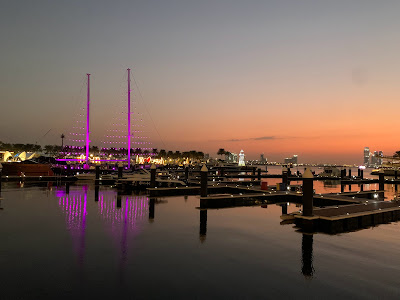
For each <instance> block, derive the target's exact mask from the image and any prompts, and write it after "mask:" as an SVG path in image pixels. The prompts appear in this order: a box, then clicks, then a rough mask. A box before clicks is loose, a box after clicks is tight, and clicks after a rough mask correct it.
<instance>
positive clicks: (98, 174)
mask: <svg viewBox="0 0 400 300" xmlns="http://www.w3.org/2000/svg"><path fill="white" fill-rule="evenodd" d="M99 179H100V166H96V180H99ZM96 183H98V181H96Z"/></svg>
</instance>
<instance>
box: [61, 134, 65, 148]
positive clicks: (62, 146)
mask: <svg viewBox="0 0 400 300" xmlns="http://www.w3.org/2000/svg"><path fill="white" fill-rule="evenodd" d="M64 138H65V135H64V133H61V150H62V149H63V148H64Z"/></svg>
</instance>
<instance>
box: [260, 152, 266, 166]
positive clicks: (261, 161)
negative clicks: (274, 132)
mask: <svg viewBox="0 0 400 300" xmlns="http://www.w3.org/2000/svg"><path fill="white" fill-rule="evenodd" d="M266 162H267V159H266V158H265V157H264V153H263V154H260V163H262V164H264V163H266Z"/></svg>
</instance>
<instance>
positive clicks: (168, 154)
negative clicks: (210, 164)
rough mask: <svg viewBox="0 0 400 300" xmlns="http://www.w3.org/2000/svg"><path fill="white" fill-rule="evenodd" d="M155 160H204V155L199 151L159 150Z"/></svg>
mask: <svg viewBox="0 0 400 300" xmlns="http://www.w3.org/2000/svg"><path fill="white" fill-rule="evenodd" d="M156 158H163V159H169V158H171V159H186V158H189V159H191V160H193V159H203V158H204V153H203V152H201V151H195V150H191V151H184V152H180V151H175V152H174V151H166V150H165V149H161V150H160V152H158V154H157V155H156Z"/></svg>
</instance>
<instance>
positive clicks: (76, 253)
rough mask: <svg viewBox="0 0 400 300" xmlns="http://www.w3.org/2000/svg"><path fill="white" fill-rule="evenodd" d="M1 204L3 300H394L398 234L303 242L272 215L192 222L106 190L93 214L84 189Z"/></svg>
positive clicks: (184, 205) (51, 189)
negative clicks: (342, 299) (112, 299)
mask: <svg viewBox="0 0 400 300" xmlns="http://www.w3.org/2000/svg"><path fill="white" fill-rule="evenodd" d="M320 188H321V189H323V188H324V187H323V185H322V186H320ZM328 189H329V188H328ZM339 189H340V184H339ZM2 196H3V198H4V200H2V201H1V203H0V208H2V209H1V210H0V236H1V244H0V245H1V246H0V265H1V268H0V293H1V298H2V299H16V298H19V299H21V298H22V299H25V298H26V299H44V298H51V299H62V298H71V299H73V298H83V297H90V298H95V297H101V298H106V297H118V296H125V297H126V296H128V297H129V299H133V298H137V299H171V298H172V299H266V298H271V299H276V298H283V299H285V298H299V297H300V298H304V297H310V298H321V297H324V298H328V299H336V298H339V297H346V298H358V299H376V298H385V299H399V297H400V291H399V284H400V259H399V253H400V239H399V235H400V231H399V229H400V228H399V226H400V224H399V223H392V224H385V225H379V226H377V227H374V228H369V229H365V230H362V231H357V232H351V233H344V234H340V235H336V236H330V235H324V234H315V235H303V234H301V233H299V232H297V231H296V229H295V228H294V227H293V225H292V224H289V225H281V222H282V220H281V218H280V216H281V213H282V208H281V207H280V206H277V205H268V207H267V208H261V207H240V208H229V209H218V210H216V209H215V210H208V211H200V210H198V209H197V207H198V206H199V198H198V197H197V196H189V197H166V198H157V199H155V201H150V200H149V199H148V198H147V196H145V195H122V196H118V195H117V192H116V190H113V189H110V188H106V187H100V190H99V191H98V201H97V202H96V201H95V197H96V192H95V187H94V186H91V185H74V186H71V188H70V192H69V194H68V195H67V194H66V193H65V186H55V185H48V186H43V187H38V186H33V185H25V186H23V187H21V186H19V185H18V184H17V183H8V184H6V185H5V186H3V192H2ZM119 202H120V204H121V207H120V208H119V207H118V203H119ZM153 203H154V205H153ZM298 209H299V207H296V206H295V205H294V204H290V205H289V207H288V212H292V211H296V210H298Z"/></svg>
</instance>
